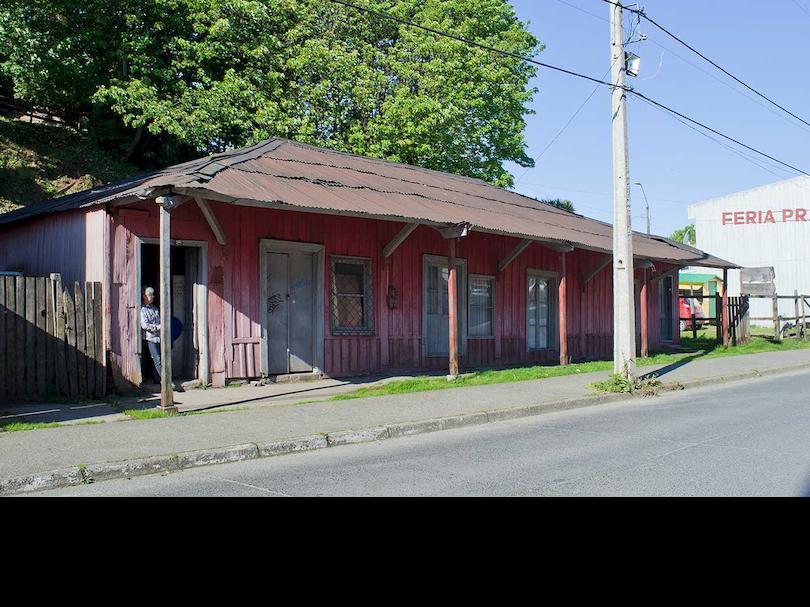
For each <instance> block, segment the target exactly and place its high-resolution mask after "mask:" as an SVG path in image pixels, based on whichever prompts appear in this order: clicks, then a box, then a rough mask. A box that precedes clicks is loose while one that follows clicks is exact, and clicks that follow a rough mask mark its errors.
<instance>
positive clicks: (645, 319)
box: [639, 268, 650, 358]
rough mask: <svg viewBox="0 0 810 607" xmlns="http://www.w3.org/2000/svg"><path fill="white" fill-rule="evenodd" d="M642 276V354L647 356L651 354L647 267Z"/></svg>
mask: <svg viewBox="0 0 810 607" xmlns="http://www.w3.org/2000/svg"><path fill="white" fill-rule="evenodd" d="M642 272H643V273H644V274H643V275H642V277H641V297H640V299H641V301H640V302H639V305H640V306H641V356H642V357H643V358H647V357H648V356H649V355H650V306H649V301H648V297H649V293H648V287H649V277H648V276H649V274H648V273H647V269H646V268H645V269H643V270H642Z"/></svg>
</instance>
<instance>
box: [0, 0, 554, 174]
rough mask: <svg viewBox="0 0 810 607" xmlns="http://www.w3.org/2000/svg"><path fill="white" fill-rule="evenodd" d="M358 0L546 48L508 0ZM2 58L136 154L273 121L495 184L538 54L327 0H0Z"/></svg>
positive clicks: (234, 136) (166, 150)
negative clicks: (414, 25)
mask: <svg viewBox="0 0 810 607" xmlns="http://www.w3.org/2000/svg"><path fill="white" fill-rule="evenodd" d="M362 4H363V5H364V6H368V7H370V8H374V9H378V10H381V11H386V12H390V13H392V14H394V15H396V16H398V17H401V18H403V19H408V20H412V21H415V22H417V23H420V24H424V25H427V26H430V27H433V28H436V29H440V30H445V31H449V32H452V33H454V34H456V35H459V36H462V37H465V38H469V39H472V40H475V41H477V42H480V43H484V44H487V45H490V46H494V47H497V48H499V49H502V50H504V51H508V52H510V53H515V54H519V55H521V56H524V57H531V56H534V55H536V54H537V53H539V52H540V51H541V50H542V46H541V45H540V43H539V42H538V40H537V39H536V38H535V37H534V36H532V35H531V34H530V33H529V32H528V30H527V28H526V27H525V25H524V24H523V23H521V22H520V21H519V20H518V19H517V17H516V15H515V12H514V9H513V8H512V7H511V6H510V4H509V3H508V2H507V1H505V0H397V1H396V2H391V1H384V0H364V1H363V2H362ZM0 73H1V74H2V76H3V77H5V78H7V79H8V81H10V85H9V86H10V88H11V89H12V93H13V95H14V96H15V97H16V98H18V99H21V100H24V101H27V102H29V103H32V104H36V105H39V106H43V107H48V108H51V109H52V110H54V111H62V112H82V113H84V114H83V115H85V116H86V121H87V124H88V125H89V126H90V128H91V129H92V128H96V129H97V130H98V131H99V133H100V135H99V136H100V137H102V138H104V137H106V138H107V140H108V142H109V143H110V145H111V146H117V149H118V151H120V152H121V155H122V156H126V157H127V158H132V159H134V160H137V161H138V162H140V163H142V164H144V163H147V162H150V161H151V162H154V163H158V164H160V163H161V160H162V161H163V162H164V163H165V161H166V160H168V159H173V158H171V157H172V155H174V156H178V157H180V156H184V155H185V156H189V155H198V154H201V153H207V152H213V151H218V150H222V149H227V148H231V147H239V146H243V145H250V144H252V143H255V142H257V141H260V140H263V139H266V138H269V137H273V136H281V137H287V138H290V139H295V140H298V141H303V142H307V143H312V144H315V145H321V146H325V147H329V148H332V149H337V150H341V151H347V152H352V153H358V154H364V155H369V156H376V157H383V158H388V159H391V160H395V161H400V162H406V163H410V164H416V165H420V166H424V167H427V168H431V169H436V170H442V171H450V172H454V173H460V174H465V175H469V176H473V177H479V178H482V179H485V180H487V181H490V182H492V183H495V184H497V185H502V186H508V185H511V184H512V182H513V178H512V176H511V175H510V174H509V172H508V171H507V170H506V169H505V168H504V163H505V162H506V161H511V162H514V163H516V164H517V165H519V166H525V167H528V166H532V165H533V161H532V159H531V158H529V156H528V155H527V154H526V142H525V139H524V135H523V133H524V129H525V117H526V115H527V114H529V113H530V110H529V109H528V105H529V103H530V102H531V101H532V98H533V95H534V94H535V93H536V89H534V88H532V87H531V86H530V85H529V82H530V80H531V78H532V77H533V76H534V75H535V67H534V66H533V65H532V64H530V63H527V62H525V61H522V60H520V59H516V58H510V57H504V56H501V55H497V54H495V53H491V52H488V51H485V50H483V49H479V48H475V47H472V46H469V45H467V44H464V43H462V42H457V41H455V40H450V39H447V38H443V37H438V36H436V35H433V34H430V33H427V32H424V31H420V30H417V29H414V28H411V27H408V26H405V25H401V24H398V23H395V22H392V21H389V20H384V19H381V18H379V17H376V16H373V15H367V14H364V13H360V12H357V11H355V10H352V9H350V8H347V7H344V6H341V5H337V4H335V3H333V2H330V1H329V0H118V1H116V2H109V1H108V0H6V1H5V2H4V3H3V4H2V6H0ZM156 150H160V154H159V155H158V154H157V153H156ZM150 154H152V156H150Z"/></svg>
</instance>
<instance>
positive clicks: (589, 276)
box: [582, 255, 613, 291]
mask: <svg viewBox="0 0 810 607" xmlns="http://www.w3.org/2000/svg"><path fill="white" fill-rule="evenodd" d="M612 261H613V255H605V257H604V258H603V259H602V261H600V262H599V263H598V264H596V266H594V267H593V268H592V269H591V270H590V271H588V272H586V273H585V274H583V275H582V290H583V291H584V290H585V285H587V284H588V283H589V282H591V281H592V280H593V279H594V278H596V275H597V274H599V272H601V271H602V270H604V269H605V268H606V267H608V266H609V265H610V262H612Z"/></svg>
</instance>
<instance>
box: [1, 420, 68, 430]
mask: <svg viewBox="0 0 810 607" xmlns="http://www.w3.org/2000/svg"><path fill="white" fill-rule="evenodd" d="M61 426H62V424H57V423H43V422H11V423H9V424H3V425H2V426H0V431H2V432H26V431H28V430H42V429H43V428H59V427H61Z"/></svg>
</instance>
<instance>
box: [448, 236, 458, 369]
mask: <svg viewBox="0 0 810 607" xmlns="http://www.w3.org/2000/svg"><path fill="white" fill-rule="evenodd" d="M448 248H449V251H448V255H447V266H448V267H447V270H448V276H447V307H448V322H449V323H450V327H449V329H450V331H449V332H450V369H449V374H448V377H449V378H453V379H455V378H457V377H458V267H457V266H456V239H455V238H450V239H449V240H448Z"/></svg>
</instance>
